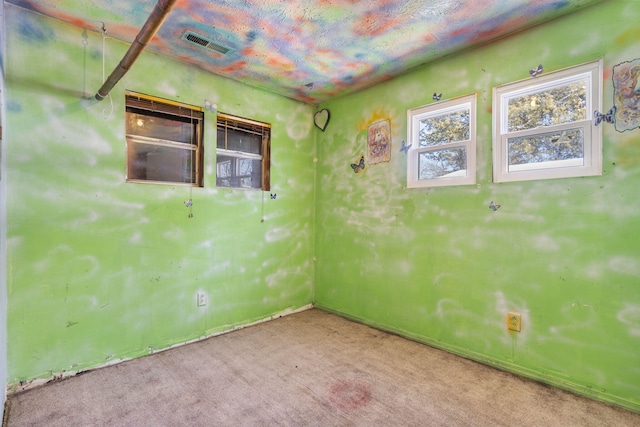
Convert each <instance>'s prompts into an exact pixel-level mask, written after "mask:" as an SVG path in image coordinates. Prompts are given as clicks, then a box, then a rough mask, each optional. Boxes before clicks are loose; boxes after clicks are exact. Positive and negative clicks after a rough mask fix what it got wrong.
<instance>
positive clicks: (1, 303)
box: [0, 2, 7, 425]
mask: <svg viewBox="0 0 640 427" xmlns="http://www.w3.org/2000/svg"><path fill="white" fill-rule="evenodd" d="M0 23H2V25H1V26H0V27H1V28H2V29H0V390H1V391H0V393H1V394H0V403H1V404H0V419H3V417H4V407H5V405H4V402H5V400H6V398H7V236H6V232H7V231H6V230H7V212H6V210H7V201H6V183H7V175H6V167H5V166H6V165H5V162H6V160H5V159H6V158H7V156H6V151H5V144H4V143H3V138H4V137H3V135H2V133H3V132H4V127H5V126H4V118H5V117H6V111H5V99H4V98H5V96H4V94H5V88H4V68H5V66H4V62H5V58H6V54H5V51H6V50H5V31H6V30H5V28H6V25H5V23H4V2H2V3H0ZM3 425H4V424H3Z"/></svg>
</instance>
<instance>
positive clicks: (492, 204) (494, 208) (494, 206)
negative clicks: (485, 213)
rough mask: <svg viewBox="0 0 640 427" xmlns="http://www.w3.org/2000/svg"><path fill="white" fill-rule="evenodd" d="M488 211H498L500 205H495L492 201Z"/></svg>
mask: <svg viewBox="0 0 640 427" xmlns="http://www.w3.org/2000/svg"><path fill="white" fill-rule="evenodd" d="M489 209H491V210H492V211H494V212H495V211H497V210H498V209H500V205H496V204H495V203H493V200H492V201H491V203H489Z"/></svg>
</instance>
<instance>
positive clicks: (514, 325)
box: [507, 312, 522, 332]
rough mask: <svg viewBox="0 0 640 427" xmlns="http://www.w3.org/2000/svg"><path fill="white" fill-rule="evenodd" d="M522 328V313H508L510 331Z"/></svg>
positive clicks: (518, 330)
mask: <svg viewBox="0 0 640 427" xmlns="http://www.w3.org/2000/svg"><path fill="white" fill-rule="evenodd" d="M521 328H522V320H521V318H520V313H512V312H509V313H507V329H509V330H510V331H516V332H520V329H521Z"/></svg>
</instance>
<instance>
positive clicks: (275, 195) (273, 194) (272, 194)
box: [269, 193, 278, 200]
mask: <svg viewBox="0 0 640 427" xmlns="http://www.w3.org/2000/svg"><path fill="white" fill-rule="evenodd" d="M269 195H270V196H271V199H272V200H275V199H276V197H277V196H278V195H277V194H275V193H269Z"/></svg>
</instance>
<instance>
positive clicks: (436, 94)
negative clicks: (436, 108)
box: [433, 92, 442, 101]
mask: <svg viewBox="0 0 640 427" xmlns="http://www.w3.org/2000/svg"><path fill="white" fill-rule="evenodd" d="M440 98H442V93H436V92H433V100H434V101H440Z"/></svg>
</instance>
